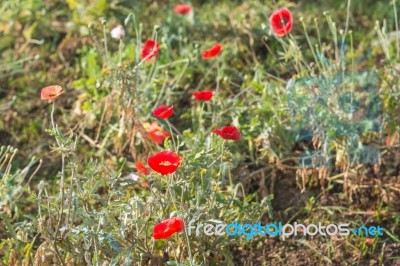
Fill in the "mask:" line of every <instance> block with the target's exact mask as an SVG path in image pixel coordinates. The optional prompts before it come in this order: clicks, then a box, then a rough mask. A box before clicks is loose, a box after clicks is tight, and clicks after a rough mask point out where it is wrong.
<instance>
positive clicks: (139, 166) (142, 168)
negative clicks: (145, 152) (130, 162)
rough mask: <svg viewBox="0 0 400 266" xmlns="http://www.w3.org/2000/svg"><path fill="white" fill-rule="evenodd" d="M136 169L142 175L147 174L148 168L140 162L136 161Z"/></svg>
mask: <svg viewBox="0 0 400 266" xmlns="http://www.w3.org/2000/svg"><path fill="white" fill-rule="evenodd" d="M136 170H137V171H138V172H139V173H142V174H144V175H149V170H147V168H146V167H145V166H144V164H143V163H142V162H137V163H136Z"/></svg>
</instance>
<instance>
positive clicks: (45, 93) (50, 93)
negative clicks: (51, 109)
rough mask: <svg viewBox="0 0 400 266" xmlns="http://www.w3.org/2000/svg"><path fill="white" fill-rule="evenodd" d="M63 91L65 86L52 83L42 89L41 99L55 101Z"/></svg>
mask: <svg viewBox="0 0 400 266" xmlns="http://www.w3.org/2000/svg"><path fill="white" fill-rule="evenodd" d="M62 93H63V88H62V87H61V86H60V85H52V86H48V87H45V88H43V89H42V91H41V92H40V99H41V100H49V101H53V100H55V99H57V97H58V96H60V95H61V94H62Z"/></svg>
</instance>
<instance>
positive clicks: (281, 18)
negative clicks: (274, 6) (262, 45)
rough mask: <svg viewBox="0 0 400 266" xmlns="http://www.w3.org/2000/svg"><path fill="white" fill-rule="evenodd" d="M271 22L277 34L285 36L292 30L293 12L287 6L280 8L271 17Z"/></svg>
mask: <svg viewBox="0 0 400 266" xmlns="http://www.w3.org/2000/svg"><path fill="white" fill-rule="evenodd" d="M269 24H270V25H271V28H272V31H273V32H274V33H275V35H276V36H279V37H282V36H285V35H286V34H288V33H289V32H290V31H291V30H292V24H293V17H292V13H291V12H290V10H289V9H287V8H286V7H284V8H281V9H278V10H276V11H275V12H274V13H272V15H271V16H270V17H269Z"/></svg>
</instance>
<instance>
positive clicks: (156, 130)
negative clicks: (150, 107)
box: [143, 121, 171, 144]
mask: <svg viewBox="0 0 400 266" xmlns="http://www.w3.org/2000/svg"><path fill="white" fill-rule="evenodd" d="M143 127H144V129H145V130H146V132H147V133H148V134H149V137H150V138H151V140H153V142H154V143H156V144H163V143H164V140H165V139H166V138H168V137H170V136H171V135H170V134H169V132H168V131H166V130H165V129H163V128H162V127H160V126H159V125H158V122H157V121H154V122H153V123H151V124H150V123H148V122H146V123H144V124H143Z"/></svg>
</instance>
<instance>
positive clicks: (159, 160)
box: [147, 151, 182, 175]
mask: <svg viewBox="0 0 400 266" xmlns="http://www.w3.org/2000/svg"><path fill="white" fill-rule="evenodd" d="M181 161H182V158H180V157H179V155H178V154H176V153H175V152H173V151H162V152H159V153H157V154H155V155H153V156H150V157H149V158H148V159H147V164H148V165H149V166H150V167H151V169H153V170H154V171H156V172H157V173H159V174H162V175H168V174H172V173H174V172H175V171H176V169H178V167H179V165H180V164H181Z"/></svg>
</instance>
